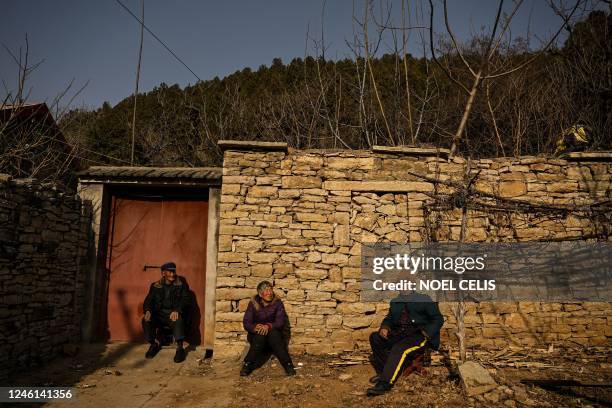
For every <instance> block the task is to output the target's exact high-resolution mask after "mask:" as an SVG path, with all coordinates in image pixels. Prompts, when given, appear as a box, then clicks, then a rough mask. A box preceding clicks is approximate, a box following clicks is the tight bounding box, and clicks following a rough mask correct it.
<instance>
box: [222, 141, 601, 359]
mask: <svg viewBox="0 0 612 408" xmlns="http://www.w3.org/2000/svg"><path fill="white" fill-rule="evenodd" d="M279 145H280V146H279ZM225 148H226V151H225V153H224V163H223V183H222V191H221V205H220V228H219V253H218V277H217V290H216V299H217V300H216V343H215V347H216V348H220V349H224V350H227V349H232V350H235V351H239V350H241V349H242V348H243V346H244V344H245V343H244V342H245V333H244V330H243V328H242V317H243V313H244V311H245V309H246V306H247V303H248V301H249V298H250V297H251V296H253V295H254V294H255V287H256V285H257V283H258V282H259V281H261V280H263V279H268V280H273V281H274V284H275V286H276V290H277V292H278V293H279V295H280V296H281V297H282V298H283V299H284V302H285V305H286V308H287V312H288V315H289V318H290V323H291V330H292V337H291V344H290V347H291V350H292V351H293V352H297V353H299V352H308V353H324V352H332V351H341V350H352V349H354V348H359V347H367V339H368V336H369V334H370V332H371V331H372V330H375V329H376V328H378V326H379V324H380V322H381V320H382V319H383V318H384V315H385V313H386V311H387V308H388V305H387V304H384V303H365V302H360V276H361V270H360V265H361V259H360V253H361V245H362V244H366V243H375V242H396V243H407V242H420V241H424V240H438V241H449V240H450V241H456V240H458V239H459V235H460V231H461V213H462V210H461V205H459V204H460V203H461V202H462V201H461V200H465V199H470V198H471V197H479V201H478V202H479V205H480V206H481V207H482V208H480V207H475V208H471V209H470V210H468V212H467V230H466V237H465V240H466V241H468V242H523V241H533V240H565V239H576V238H580V239H587V238H589V239H601V237H609V236H610V234H609V227H610V219H609V213H608V214H607V217H608V218H606V215H605V214H604V216H603V218H602V216H601V214H599V215H598V214H596V215H593V214H592V213H589V211H588V210H585V209H584V208H586V207H585V206H589V205H591V204H593V203H598V202H602V201H604V200H609V199H610V197H611V188H610V187H611V181H610V176H611V174H612V164H611V163H610V161H594V159H588V161H567V160H560V159H551V158H545V157H522V158H499V159H481V160H473V161H470V162H468V161H466V160H464V159H462V158H459V157H456V158H454V159H453V160H450V161H449V160H448V158H447V157H446V155H445V153H446V152H445V151H443V150H436V149H411V148H374V149H373V150H372V151H330V150H325V151H320V150H310V151H299V150H288V149H287V148H286V146H283V145H282V144H274V145H267V144H265V143H252V144H248V143H243V144H241V145H232V144H231V143H230V144H227V145H225ZM266 149H268V150H266ZM470 179H472V184H471V186H472V190H471V192H470V193H469V194H466V193H465V191H462V188H461V186H462V185H465V180H470ZM453 203H454V204H453ZM458 203H459V204H458ZM487 205H489V206H493V207H495V208H496V209H497V211H490V210H487V208H486V206H487ZM574 209H576V210H574ZM604 239H605V238H604ZM608 239H609V238H608ZM440 307H441V310H442V312H443V313H444V315H445V318H446V320H447V321H446V324H445V326H444V332H443V342H444V341H449V340H451V339H452V342H453V344H454V338H453V336H452V331H453V329H454V327H455V322H454V320H453V318H452V315H451V313H450V305H449V304H441V305H440ZM465 323H466V327H467V336H468V345H469V346H472V345H476V346H484V347H501V346H505V345H508V344H515V345H546V344H549V343H552V342H555V343H562V342H563V341H572V342H576V343H579V344H583V345H609V344H610V343H609V341H610V336H611V335H612V325H611V323H612V311H611V309H610V304H608V303H565V304H562V303H538V302H535V303H534V302H531V303H529V302H521V303H481V304H478V305H476V304H468V313H467V315H466V319H465Z"/></svg>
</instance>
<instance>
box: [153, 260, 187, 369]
mask: <svg viewBox="0 0 612 408" xmlns="http://www.w3.org/2000/svg"><path fill="white" fill-rule="evenodd" d="M161 273H162V277H161V279H160V280H158V281H156V282H153V283H152V284H151V287H150V288H149V294H148V295H147V297H146V298H145V300H144V305H143V310H144V317H143V318H142V329H143V331H144V334H145V338H146V340H147V341H148V342H149V343H150V344H151V345H150V346H149V350H148V351H147V353H146V354H145V357H146V358H153V357H155V355H156V354H157V353H158V352H159V350H160V349H161V345H160V343H159V341H158V340H157V330H158V329H162V328H164V327H169V328H170V329H171V330H172V335H173V336H174V341H175V342H176V354H175V355H174V362H175V363H180V362H182V361H184V360H185V356H186V353H185V349H184V348H183V340H184V339H185V318H186V315H185V314H186V313H187V311H188V310H189V303H190V297H189V286H188V285H187V282H186V281H185V279H184V278H182V277H180V276H177V275H176V265H175V264H174V262H167V263H165V264H163V265H162V266H161Z"/></svg>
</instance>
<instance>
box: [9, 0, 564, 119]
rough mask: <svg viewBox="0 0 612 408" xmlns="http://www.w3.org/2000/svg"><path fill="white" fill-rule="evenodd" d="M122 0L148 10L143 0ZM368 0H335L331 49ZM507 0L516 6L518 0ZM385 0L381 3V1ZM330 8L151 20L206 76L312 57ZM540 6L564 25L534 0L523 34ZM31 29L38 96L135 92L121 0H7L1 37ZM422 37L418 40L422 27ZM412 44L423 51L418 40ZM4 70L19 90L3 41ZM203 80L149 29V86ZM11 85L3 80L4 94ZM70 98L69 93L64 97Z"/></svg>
mask: <svg viewBox="0 0 612 408" xmlns="http://www.w3.org/2000/svg"><path fill="white" fill-rule="evenodd" d="M122 1H123V2H124V4H126V6H127V7H129V8H130V9H131V10H133V11H134V12H135V13H136V14H137V15H139V14H140V11H139V10H140V1H139V0H122ZM408 2H409V3H411V4H414V3H415V1H413V0H409V1H408ZM363 3H364V1H363V0H356V1H355V2H353V1H352V0H329V1H327V4H326V9H325V21H324V28H325V43H326V45H327V46H328V47H329V49H328V51H327V53H326V56H327V57H330V58H344V57H350V50H349V49H348V47H347V46H346V43H345V41H346V40H350V39H352V36H353V25H352V10H353V4H355V7H356V9H357V13H358V15H359V16H362V15H363ZM434 3H435V4H436V7H437V10H436V14H437V17H438V18H436V23H435V26H436V29H437V30H438V31H441V30H442V28H443V27H442V26H441V25H440V24H441V20H440V17H441V15H442V11H441V7H440V3H439V1H438V0H435V1H434ZM496 3H497V2H494V1H487V0H449V10H450V15H451V23H452V25H453V28H454V30H455V32H456V34H457V36H458V37H460V38H462V39H464V38H466V37H467V36H469V34H470V32H473V31H474V30H476V31H478V29H479V28H480V27H482V26H486V25H487V24H490V23H491V22H492V20H493V17H494V14H495V7H496ZM506 3H508V5H507V7H506V10H507V11H509V8H508V7H510V6H512V2H511V1H506ZM376 4H377V5H376V6H375V8H376V9H379V6H378V4H379V3H378V2H377V3H376ZM389 4H391V5H392V14H393V18H394V24H400V10H401V2H400V1H399V0H394V1H391V0H389ZM426 4H427V2H426V1H425V5H426ZM321 8H322V1H319V0H316V1H314V0H313V1H310V0H259V1H254V0H250V1H249V0H240V1H239V0H227V1H225V0H214V1H204V0H197V1H196V0H181V1H167V0H145V24H146V25H147V26H148V27H149V28H150V29H151V30H152V31H153V32H155V33H156V34H157V35H158V36H159V37H160V38H161V39H162V40H164V41H165V42H166V44H167V45H168V46H169V47H170V48H171V49H172V50H173V51H174V52H175V53H176V54H178V55H179V56H180V57H181V58H182V59H183V60H184V61H185V62H186V63H187V65H189V67H190V68H191V69H193V70H194V71H195V72H196V73H197V74H198V76H199V77H200V78H202V79H204V80H206V79H210V78H213V77H215V76H219V77H223V76H225V75H227V74H230V73H232V72H234V71H236V70H240V69H242V68H244V67H251V68H255V69H256V68H257V67H259V66H260V65H262V64H266V65H269V64H270V62H271V61H272V59H273V58H275V57H280V58H282V59H283V61H285V62H288V61H290V60H291V59H292V58H295V57H303V56H304V47H305V37H306V32H307V28H308V26H309V25H310V33H311V35H312V36H317V37H318V36H320V31H321ZM530 15H531V29H532V33H533V34H535V35H536V36H539V37H547V36H548V35H550V33H551V32H552V31H554V30H556V28H557V27H558V24H559V18H558V17H556V16H555V15H554V13H552V11H551V10H549V9H548V8H547V6H546V4H545V2H544V1H543V0H527V1H525V4H524V5H523V6H522V8H521V11H520V13H519V14H518V15H517V17H516V18H515V20H514V23H513V25H512V32H513V36H518V35H525V34H526V32H527V26H528V21H529V16H530ZM426 23H427V21H426ZM26 33H27V35H28V39H29V44H30V56H29V58H30V61H31V62H36V61H39V60H41V59H44V62H43V64H42V65H41V66H40V67H39V68H38V69H37V70H36V71H35V72H34V73H33V74H32V76H31V78H30V79H29V82H28V84H27V85H28V89H31V96H30V100H31V101H47V102H50V101H52V100H53V98H54V97H55V96H56V95H57V94H58V93H59V92H61V91H62V90H63V89H64V88H65V87H66V86H67V84H68V83H69V82H70V81H71V79H72V78H74V79H75V85H74V88H79V87H80V86H81V85H83V84H84V83H85V82H86V81H88V80H89V85H88V86H87V88H86V89H85V90H84V91H83V92H82V93H81V94H80V95H79V96H78V97H77V98H76V99H75V101H74V102H73V104H72V105H73V106H83V105H84V106H87V107H99V106H100V105H101V104H102V102H104V101H109V102H110V103H111V104H116V103H117V102H119V101H120V100H122V99H123V98H125V97H126V96H128V95H130V93H131V92H133V88H134V81H135V71H136V61H137V53H138V42H139V24H138V22H137V21H136V20H134V19H133V18H132V17H131V16H130V15H129V14H128V13H127V12H126V11H125V10H123V9H122V8H121V7H120V6H119V5H118V4H117V3H116V2H115V0H95V1H94V0H87V1H85V0H53V1H43V0H38V1H34V0H19V1H18V0H7V1H5V2H3V5H2V13H1V15H0V42H1V43H2V44H4V45H5V46H6V47H8V48H9V49H10V50H11V51H13V52H14V53H18V50H19V47H20V46H22V47H23V46H24V39H25V35H26ZM373 34H374V33H373V32H372V33H371V35H373ZM412 37H413V38H414V39H416V34H412ZM389 40H390V37H387V38H386V42H385V43H384V44H383V45H382V46H381V49H380V52H379V54H380V53H382V52H388V51H389V50H390V47H391V43H390V41H389ZM411 44H413V45H414V42H411ZM411 51H412V52H413V53H416V50H415V48H414V47H413V48H412V50H411ZM312 52H313V51H312V47H310V53H311V54H312ZM0 79H2V81H3V82H5V83H6V85H7V86H8V89H9V90H14V89H15V88H16V84H17V65H16V64H15V63H14V62H13V61H12V59H11V57H10V56H9V54H8V53H7V52H6V50H4V47H2V48H0ZM196 81H197V80H196V78H195V77H194V76H193V75H192V74H191V73H190V72H189V71H188V70H187V69H186V68H185V67H183V66H182V65H181V64H180V63H178V62H177V61H176V60H175V59H174V58H173V57H172V56H171V55H170V54H169V53H168V52H167V51H166V50H165V49H163V48H162V46H161V45H159V44H158V43H157V42H156V41H155V40H154V39H153V37H151V36H150V35H149V34H147V33H146V32H145V37H144V49H143V61H142V71H141V80H140V89H141V91H149V90H151V89H152V88H154V87H155V86H156V85H158V84H160V83H161V82H165V83H167V84H169V85H171V84H175V83H178V84H179V85H181V86H185V85H187V84H190V83H191V84H193V83H195V82H196ZM5 94H6V90H5V89H4V86H2V89H1V91H0V95H2V96H4V95H5ZM67 99H69V97H67V98H64V103H66V102H67Z"/></svg>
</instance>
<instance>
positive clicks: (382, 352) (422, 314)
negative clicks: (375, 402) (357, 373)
mask: <svg viewBox="0 0 612 408" xmlns="http://www.w3.org/2000/svg"><path fill="white" fill-rule="evenodd" d="M443 324H444V317H443V316H442V314H441V313H440V309H439V308H438V304H437V303H434V302H433V300H432V299H431V298H430V297H429V296H427V295H422V294H417V293H410V294H400V295H399V296H397V297H395V298H394V299H392V300H391V304H390V307H389V313H388V314H387V317H385V319H384V320H383V322H382V324H381V326H380V330H378V331H377V332H374V333H372V335H371V336H370V345H371V347H372V355H371V357H370V361H371V363H372V365H373V366H374V369H375V370H376V375H375V376H374V377H372V378H371V379H370V382H372V383H375V384H376V385H375V386H374V387H372V388H369V389H368V391H367V395H368V396H370V397H372V396H376V395H382V394H384V393H386V392H387V391H389V390H391V388H392V387H393V385H394V384H395V382H396V381H397V379H398V378H399V376H400V375H401V374H402V372H403V370H404V369H405V368H406V367H407V366H408V365H410V363H412V361H413V360H414V359H415V358H416V357H418V356H420V355H423V353H424V352H425V350H426V347H428V346H429V347H431V348H433V349H437V348H438V347H439V346H440V329H441V328H442V325H443Z"/></svg>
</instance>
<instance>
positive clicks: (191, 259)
mask: <svg viewBox="0 0 612 408" xmlns="http://www.w3.org/2000/svg"><path fill="white" fill-rule="evenodd" d="M112 208H113V211H112V214H111V221H110V234H111V239H110V244H109V245H110V246H109V265H108V269H109V271H110V276H109V288H108V308H107V310H108V318H107V322H108V330H109V333H110V334H109V337H110V340H126V341H142V340H143V339H144V337H143V333H142V326H141V321H140V319H141V318H142V314H143V311H142V304H143V301H144V298H145V296H146V295H147V292H148V290H149V286H150V284H151V283H152V282H154V281H156V280H158V279H160V277H161V272H160V270H159V269H148V270H147V271H144V270H143V267H144V265H161V264H163V263H165V262H168V261H172V262H175V263H176V269H177V274H178V275H180V276H182V277H184V278H185V279H186V280H187V283H188V284H189V288H190V289H191V291H192V296H193V297H194V299H195V302H194V307H193V309H192V310H191V311H190V316H189V320H190V321H191V330H190V332H189V334H188V336H187V339H186V340H187V341H188V342H189V343H190V344H199V343H200V342H201V339H202V336H203V333H204V319H203V318H202V316H204V291H205V282H206V233H207V225H208V202H207V201H194V200H151V199H138V198H119V197H114V198H113V203H112Z"/></svg>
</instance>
